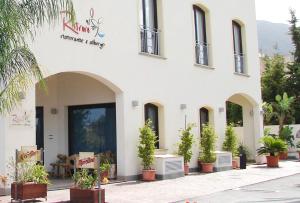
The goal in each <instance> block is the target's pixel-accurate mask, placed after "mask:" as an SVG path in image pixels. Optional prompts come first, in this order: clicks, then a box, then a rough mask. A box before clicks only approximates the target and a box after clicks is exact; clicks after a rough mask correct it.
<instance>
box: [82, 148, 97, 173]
mask: <svg viewBox="0 0 300 203" xmlns="http://www.w3.org/2000/svg"><path fill="white" fill-rule="evenodd" d="M95 163H96V159H95V155H94V153H93V152H79V160H78V168H87V169H93V168H95Z"/></svg>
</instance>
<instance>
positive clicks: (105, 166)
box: [100, 161, 110, 183]
mask: <svg viewBox="0 0 300 203" xmlns="http://www.w3.org/2000/svg"><path fill="white" fill-rule="evenodd" d="M109 170H110V163H109V162H108V161H107V162H105V163H100V180H101V182H102V183H107V182H108V175H109Z"/></svg>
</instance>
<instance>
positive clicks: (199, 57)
mask: <svg viewBox="0 0 300 203" xmlns="http://www.w3.org/2000/svg"><path fill="white" fill-rule="evenodd" d="M194 23H195V39H196V47H195V49H196V63H197V64H201V65H208V44H207V35H206V17H205V12H204V11H203V10H202V9H201V8H199V7H197V6H194Z"/></svg>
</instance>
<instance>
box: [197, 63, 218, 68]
mask: <svg viewBox="0 0 300 203" xmlns="http://www.w3.org/2000/svg"><path fill="white" fill-rule="evenodd" d="M194 66H196V67H199V68H203V69H207V70H215V68H213V67H211V66H207V65H201V64H198V63H195V64H194Z"/></svg>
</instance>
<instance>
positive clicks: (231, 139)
mask: <svg viewBox="0 0 300 203" xmlns="http://www.w3.org/2000/svg"><path fill="white" fill-rule="evenodd" d="M237 140H238V138H237V135H236V133H235V132H234V129H233V124H230V125H228V126H227V127H226V132H225V140H224V142H223V150H224V151H227V152H231V154H232V168H233V169H236V168H238V165H239V164H238V160H237V158H236V155H237V148H238V142H237Z"/></svg>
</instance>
